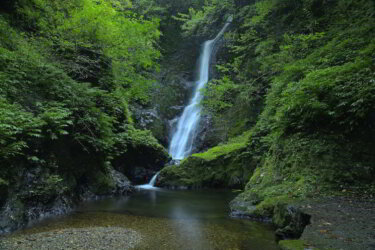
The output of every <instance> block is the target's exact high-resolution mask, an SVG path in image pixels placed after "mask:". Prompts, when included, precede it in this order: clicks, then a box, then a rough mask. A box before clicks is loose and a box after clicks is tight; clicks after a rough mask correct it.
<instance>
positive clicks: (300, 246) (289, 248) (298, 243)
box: [279, 240, 307, 250]
mask: <svg viewBox="0 0 375 250" xmlns="http://www.w3.org/2000/svg"><path fill="white" fill-rule="evenodd" d="M279 246H280V248H281V249H282V250H304V249H305V248H306V247H307V245H306V244H305V242H304V241H303V240H281V241H279Z"/></svg>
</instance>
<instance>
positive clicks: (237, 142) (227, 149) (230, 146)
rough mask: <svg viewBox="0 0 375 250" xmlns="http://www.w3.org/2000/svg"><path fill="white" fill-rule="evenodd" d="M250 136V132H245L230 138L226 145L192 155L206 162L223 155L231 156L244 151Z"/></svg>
mask: <svg viewBox="0 0 375 250" xmlns="http://www.w3.org/2000/svg"><path fill="white" fill-rule="evenodd" d="M250 135H251V131H247V132H245V133H243V134H242V135H240V136H237V137H235V138H232V139H231V140H229V142H228V143H225V144H221V145H219V146H216V147H213V148H210V149H209V150H207V151H206V152H203V153H198V154H193V156H195V157H198V158H202V159H204V160H207V161H211V160H215V159H216V158H218V157H220V156H224V155H228V154H231V153H232V152H234V151H237V150H240V149H244V148H245V147H246V145H247V141H248V139H249V137H250Z"/></svg>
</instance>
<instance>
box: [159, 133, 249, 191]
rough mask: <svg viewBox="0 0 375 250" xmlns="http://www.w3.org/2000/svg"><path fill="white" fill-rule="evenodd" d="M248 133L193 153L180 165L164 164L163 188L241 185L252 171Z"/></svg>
mask: <svg viewBox="0 0 375 250" xmlns="http://www.w3.org/2000/svg"><path fill="white" fill-rule="evenodd" d="M248 137H249V135H248V134H245V135H242V136H240V137H238V138H235V139H233V140H231V141H229V142H228V143H226V144H223V145H219V146H216V147H214V148H211V149H209V150H208V151H206V152H203V153H199V154H193V155H192V156H190V157H188V158H187V159H185V160H183V161H182V162H181V163H180V165H173V166H167V167H165V168H164V169H163V170H162V171H161V173H160V177H159V185H160V186H164V187H188V188H202V187H222V188H225V187H231V188H242V187H243V186H244V184H245V183H246V182H247V180H248V179H249V178H250V176H251V175H252V173H253V170H254V168H255V165H252V164H251V155H249V154H248V152H247V151H246V143H247V139H248Z"/></svg>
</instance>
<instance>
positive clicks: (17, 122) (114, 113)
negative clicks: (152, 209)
mask: <svg viewBox="0 0 375 250" xmlns="http://www.w3.org/2000/svg"><path fill="white" fill-rule="evenodd" d="M133 8H134V7H132V4H131V2H130V1H104V0H103V1H91V0H76V1H44V0H19V1H5V3H2V5H1V8H0V11H1V16H0V65H1V66H0V109H1V112H0V193H1V195H0V205H4V203H5V202H6V201H7V198H9V201H8V203H7V205H6V206H4V207H5V208H6V207H10V208H11V209H13V210H18V211H19V213H18V214H17V216H18V215H19V216H20V217H25V212H24V211H22V207H24V206H25V207H26V206H27V205H28V203H30V202H33V203H35V204H39V203H43V204H48V203H50V202H51V201H54V200H55V199H56V198H57V197H60V196H65V195H67V196H74V195H76V194H78V195H79V191H78V190H79V189H80V188H81V187H84V189H85V192H87V190H90V192H92V193H94V194H95V195H102V194H110V193H112V192H113V190H114V189H115V188H116V183H115V180H114V179H113V176H112V175H111V173H112V169H113V168H114V167H115V168H117V169H118V170H120V171H121V172H123V173H128V172H129V171H131V169H130V168H134V167H135V166H137V165H138V166H139V165H142V166H147V165H153V166H154V167H156V168H157V167H158V166H159V167H160V166H162V165H163V164H164V162H165V161H166V160H167V159H168V156H167V154H166V152H165V150H164V148H163V147H162V146H161V145H160V144H159V143H158V142H157V141H156V139H155V138H153V136H152V135H151V133H150V132H148V131H141V130H138V129H136V128H134V126H133V125H134V124H133V123H134V122H133V119H132V115H131V113H130V112H129V105H132V104H133V103H147V102H148V101H149V99H150V98H149V88H150V86H151V84H152V79H153V78H152V73H153V72H155V71H157V70H158V67H159V66H158V65H159V64H158V58H159V57H160V51H159V50H158V49H157V43H158V41H159V37H160V31H159V20H158V19H156V18H154V17H152V18H144V17H143V16H142V15H141V14H138V13H137V11H138V9H137V11H135V9H133ZM99 17H100V18H99ZM142 152H143V153H144V154H146V155H147V156H146V158H147V159H148V162H146V161H145V160H144V159H145V156H144V155H142V154H143V153H142ZM9 202H11V203H9ZM35 204H34V206H35ZM4 213H5V212H4ZM36 216H37V215H36ZM15 217H16V216H15ZM2 223H5V225H0V227H2V226H4V227H5V228H6V226H7V225H6V224H7V221H6V220H3V222H2ZM17 223H18V222H17ZM0 229H1V230H2V229H3V228H0Z"/></svg>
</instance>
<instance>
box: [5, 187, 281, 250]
mask: <svg viewBox="0 0 375 250" xmlns="http://www.w3.org/2000/svg"><path fill="white" fill-rule="evenodd" d="M234 196H235V194H234V193H233V192H231V191H220V190H219V191H218V190H215V191H214V190H200V191H187V190H184V191H171V190H164V189H154V190H139V191H137V192H136V193H135V194H133V195H131V196H128V197H122V198H108V199H104V200H98V201H92V202H86V203H83V204H82V205H81V206H80V207H79V208H78V209H77V210H76V211H75V212H73V213H70V214H68V215H65V216H60V217H57V218H52V219H46V220H43V221H41V222H38V223H36V224H34V225H32V226H30V227H29V228H26V229H23V230H21V231H18V232H16V233H14V234H12V235H10V237H11V238H12V237H15V238H18V239H22V238H26V239H27V238H28V237H31V236H32V235H33V234H39V236H37V237H34V238H33V239H32V241H33V242H32V243H31V245H29V246H31V247H30V248H27V247H26V248H22V247H21V248H18V249H33V247H32V244H35V241H38V240H39V238H40V237H43V235H45V234H43V233H45V232H49V233H50V234H51V233H54V234H57V235H58V234H59V232H63V230H66V229H74V228H85V230H86V229H87V230H88V231H89V230H90V228H111V227H113V228H124V229H130V230H134V231H135V232H137V233H139V234H140V236H141V240H140V241H139V243H137V244H136V246H135V249H194V250H195V249H254V250H256V249H262V250H268V249H270V250H271V249H278V247H277V243H276V240H275V236H274V231H273V230H272V227H271V226H270V225H267V224H262V223H258V222H253V221H249V220H240V219H234V218H230V217H229V215H228V214H229V206H228V203H229V202H230V200H231V199H232V198H233V197H234ZM71 234H73V233H71ZM100 237H104V236H103V235H100V234H99V235H97V236H95V238H94V240H95V239H96V238H99V239H100ZM66 240H67V241H69V240H70V237H68V238H67V239H66ZM16 241H18V242H22V240H16ZM48 241H51V244H52V245H53V244H54V243H53V238H52V240H50V239H48ZM45 249H51V248H45ZM59 249H60V248H59ZM61 249H71V248H61ZM76 249H80V248H76ZM105 249H107V248H105Z"/></svg>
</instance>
